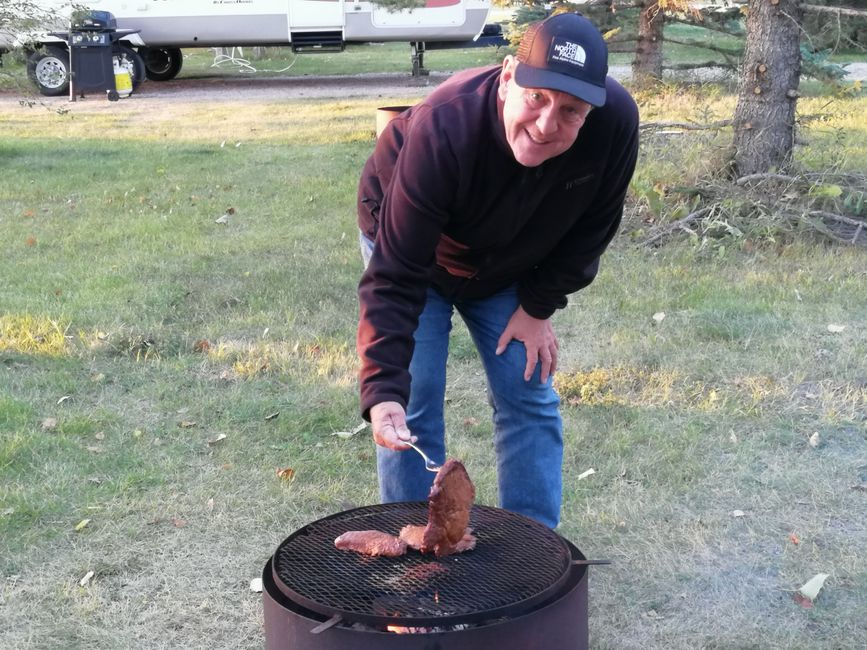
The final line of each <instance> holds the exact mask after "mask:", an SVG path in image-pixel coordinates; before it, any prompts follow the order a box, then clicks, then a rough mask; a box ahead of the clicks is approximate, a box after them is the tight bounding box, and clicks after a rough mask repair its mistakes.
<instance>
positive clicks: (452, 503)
mask: <svg viewBox="0 0 867 650" xmlns="http://www.w3.org/2000/svg"><path fill="white" fill-rule="evenodd" d="M475 498H476V488H475V486H474V485H473V482H472V481H471V480H470V475H469V474H467V470H466V468H465V467H464V464H463V463H462V462H460V461H459V460H455V459H454V458H450V459H448V460H447V461H446V462H445V464H444V465H443V466H442V467H441V468H440V470H439V472H437V475H436V478H435V479H434V483H433V486H432V487H431V490H430V495H429V496H428V519H427V526H426V527H425V529H424V534H423V536H422V544H421V546H422V549H424V550H425V551H428V552H429V551H433V552H434V553H435V554H436V556H437V557H443V556H445V555H450V554H451V553H454V552H456V551H457V545H458V543H459V542H460V541H461V540H462V539H463V538H464V534H465V533H466V531H467V525H468V524H469V523H470V508H471V507H472V505H473V501H474V500H475Z"/></svg>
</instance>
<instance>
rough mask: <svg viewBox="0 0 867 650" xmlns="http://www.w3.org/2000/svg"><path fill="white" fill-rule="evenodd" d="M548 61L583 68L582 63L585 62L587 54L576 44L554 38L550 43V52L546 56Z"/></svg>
mask: <svg viewBox="0 0 867 650" xmlns="http://www.w3.org/2000/svg"><path fill="white" fill-rule="evenodd" d="M548 60H549V61H559V62H561V63H569V64H571V65H577V66H580V67H582V68H583V67H584V62H585V61H586V60H587V52H585V51H584V48H583V47H581V46H580V45H578V43H573V42H572V41H567V40H566V39H564V38H556V37H555V38H554V41H553V42H552V43H551V51H550V53H549V54H548Z"/></svg>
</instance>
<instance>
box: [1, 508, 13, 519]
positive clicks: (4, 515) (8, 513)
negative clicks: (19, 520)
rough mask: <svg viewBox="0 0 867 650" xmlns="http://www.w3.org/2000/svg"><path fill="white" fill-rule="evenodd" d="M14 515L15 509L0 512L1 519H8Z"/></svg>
mask: <svg viewBox="0 0 867 650" xmlns="http://www.w3.org/2000/svg"><path fill="white" fill-rule="evenodd" d="M14 514H15V508H6V509H4V510H3V511H2V512H0V515H2V516H3V517H8V516H9V515H14Z"/></svg>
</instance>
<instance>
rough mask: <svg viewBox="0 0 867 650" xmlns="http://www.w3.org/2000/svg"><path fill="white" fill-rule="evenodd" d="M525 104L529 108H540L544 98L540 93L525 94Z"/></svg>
mask: <svg viewBox="0 0 867 650" xmlns="http://www.w3.org/2000/svg"><path fill="white" fill-rule="evenodd" d="M526 96H527V103H528V104H530V106H540V105H541V104H542V102H543V101H544V100H545V98H544V97H543V96H542V93H533V92H530V93H527V95H526Z"/></svg>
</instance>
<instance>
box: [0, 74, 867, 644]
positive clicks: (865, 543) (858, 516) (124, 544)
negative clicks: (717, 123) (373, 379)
mask: <svg viewBox="0 0 867 650" xmlns="http://www.w3.org/2000/svg"><path fill="white" fill-rule="evenodd" d="M299 65H300V63H299ZM188 69H192V66H189V68H188ZM638 98H639V100H640V103H641V108H642V113H643V115H644V117H645V119H651V120H686V119H702V120H704V121H712V120H718V119H725V118H728V117H730V116H731V110H732V109H733V106H734V98H733V97H732V96H731V94H730V93H729V91H728V90H726V89H724V88H718V87H712V86H707V87H705V88H704V89H691V90H685V89H678V88H676V87H665V88H661V89H660V90H658V91H656V92H654V93H647V94H641V95H638ZM401 99H403V98H401ZM382 103H383V100H382V98H378V99H376V100H356V99H352V100H315V101H299V100H293V99H284V100H273V101H262V102H259V103H249V104H246V105H245V110H243V111H239V110H232V107H230V106H228V105H223V104H220V103H204V102H201V103H196V104H195V105H189V106H184V107H182V108H176V109H173V110H172V111H171V112H170V113H169V112H167V113H166V114H165V115H154V114H147V115H145V114H141V113H139V112H137V111H136V110H135V104H134V102H129V103H126V104H125V103H124V102H123V101H121V102H119V103H118V104H116V105H115V110H112V111H93V112H82V111H78V110H76V108H75V107H74V106H73V107H72V109H71V110H70V112H67V113H64V114H58V113H56V112H51V111H47V110H45V109H44V108H42V107H39V106H35V107H27V106H17V105H11V104H7V106H9V110H6V111H5V112H4V113H3V114H2V115H0V247H2V249H0V250H2V254H0V277H2V278H3V281H2V282H0V647H3V648H14V649H16V650H17V649H25V648H26V649H31V648H85V647H87V648H179V647H184V648H261V647H262V646H263V642H264V641H263V632H262V607H261V595H260V594H257V593H253V592H251V591H250V589H249V583H250V581H251V580H252V579H254V578H256V577H258V576H259V574H260V573H261V570H262V567H263V565H264V564H265V561H266V560H267V559H268V557H269V556H270V555H271V553H273V551H274V550H275V548H276V546H277V544H278V543H279V542H280V541H282V540H283V539H284V538H285V537H286V536H288V535H289V533H291V532H292V531H294V530H296V529H298V528H300V527H301V526H303V525H305V524H307V523H310V522H311V521H313V520H315V519H318V518H320V517H323V516H326V515H329V514H332V513H335V512H338V511H340V510H344V509H346V508H349V507H353V506H360V505H366V504H371V503H375V502H376V501H377V491H376V477H375V467H374V449H373V443H372V442H371V440H370V437H369V433H368V432H360V433H356V434H355V435H348V433H349V432H352V431H353V430H355V429H356V427H357V426H358V425H359V424H360V422H361V421H360V418H359V416H358V414H357V385H356V379H355V373H356V358H355V352H354V336H355V324H356V314H357V305H356V295H355V287H356V282H357V279H358V276H359V273H360V271H361V262H360V259H359V254H358V250H357V240H356V230H355V226H354V218H353V212H354V206H355V187H356V182H357V177H358V173H359V170H360V168H361V165H362V164H363V162H364V160H365V159H366V157H367V155H368V154H369V153H370V151H371V149H372V147H373V114H374V109H375V107H376V106H378V105H382ZM800 106H801V109H800V110H801V111H802V113H804V114H810V113H814V112H818V111H819V110H822V111H825V112H826V118H825V119H823V120H821V121H815V120H814V121H809V122H807V123H806V125H805V128H804V132H803V135H804V138H805V139H806V141H807V142H809V145H808V146H804V147H800V148H799V150H798V159H799V163H800V164H801V165H803V166H804V167H807V168H811V169H816V170H824V169H830V168H834V169H837V170H838V171H844V172H845V171H849V172H863V170H864V169H865V168H867V160H865V153H864V152H865V151H867V122H865V118H864V115H865V111H864V100H863V98H860V97H856V98H852V97H836V98H829V97H823V96H820V95H816V96H808V97H805V98H804V99H803V100H801V103H800ZM239 134H240V135H239ZM729 138H730V133H727V132H722V133H718V132H712V133H711V132H698V133H696V134H687V135H685V136H683V137H672V136H669V137H664V136H653V137H648V138H646V139H645V141H644V144H643V149H642V153H641V160H640V163H639V170H638V172H637V174H636V188H640V187H646V186H651V185H654V184H661V185H668V186H671V185H674V184H676V183H687V184H688V183H690V182H695V183H700V182H701V179H702V178H704V177H706V175H707V174H709V173H710V171H711V170H712V168H713V165H714V162H715V161H718V160H719V159H720V158H721V156H722V152H723V150H724V148H725V145H726V144H727V141H728V140H729ZM235 142H240V145H239V146H234V144H233V143H235ZM643 196H644V195H643V194H642V193H641V191H639V189H637V190H636V192H635V194H634V195H633V196H632V197H631V199H630V204H629V206H628V209H627V218H626V221H625V224H624V228H623V231H622V234H621V236H620V237H618V239H617V240H616V241H615V243H614V245H613V246H612V249H611V250H610V251H609V252H608V253H607V254H606V257H605V259H604V262H603V265H602V271H601V273H600V275H599V277H598V279H597V281H596V282H595V283H594V284H593V285H591V286H590V287H589V288H588V289H587V290H585V291H583V292H582V293H581V294H580V295H578V296H575V297H573V299H572V300H571V302H570V306H569V307H568V308H567V309H565V310H563V311H561V312H559V313H558V314H557V315H556V317H555V327H556V330H557V331H558V333H559V336H560V340H561V348H562V359H561V367H560V372H559V376H558V378H557V383H558V387H559V390H560V393H561V396H562V398H563V402H564V421H565V432H566V444H567V447H566V464H565V473H566V476H565V481H566V482H565V485H566V494H565V503H564V508H563V521H562V524H561V527H560V532H561V533H562V534H563V535H564V536H565V537H567V538H569V539H570V540H571V541H573V542H574V543H575V544H576V545H577V546H578V547H579V548H581V549H582V551H583V552H584V553H585V554H586V555H587V556H588V557H591V558H600V559H602V558H606V559H611V560H612V561H613V563H612V565H611V566H609V567H599V568H597V567H594V568H593V570H592V571H591V581H590V593H591V598H590V617H591V618H590V626H591V638H592V643H593V647H594V648H600V649H602V648H606V649H607V648H611V649H624V648H627V649H635V650H639V649H642V650H643V649H647V648H660V649H663V648H664V649H680V648H682V649H685V650H686V649H692V648H720V649H723V648H725V649H728V648H762V649H765V648H780V649H783V648H787V649H788V648H807V647H810V648H825V649H828V650H831V649H841V648H845V649H852V650H855V649H861V648H863V647H864V639H865V638H867V555H865V548H867V517H865V514H867V491H865V486H867V427H865V423H867V383H865V382H867V375H865V368H867V336H865V323H867V292H865V291H864V286H865V279H867V256H865V253H864V251H863V250H859V249H854V248H847V247H843V246H833V245H829V244H826V243H822V242H817V241H815V240H814V239H811V238H810V237H808V236H807V235H806V234H804V233H794V234H793V233H792V232H790V231H784V230H780V229H778V228H777V226H776V225H775V224H773V223H771V222H768V223H758V224H751V225H749V226H744V225H743V224H739V226H740V228H739V230H738V233H739V234H734V235H733V234H731V233H733V232H735V230H733V229H729V231H728V234H726V233H725V232H724V229H721V231H720V234H718V235H714V236H708V237H704V238H701V237H697V238H695V239H683V240H678V241H674V242H671V243H668V244H667V245H665V246H663V247H660V248H656V249H647V248H643V247H639V246H637V245H636V244H635V243H634V242H635V240H636V239H637V238H638V234H639V232H640V231H641V230H642V229H643V228H645V227H646V224H644V223H643V219H644V218H645V217H646V214H647V213H646V205H645V203H644V198H642V197H643ZM670 217H671V215H670V214H668V213H665V214H663V215H662V217H661V218H670ZM452 350H453V354H452V357H451V360H450V364H451V365H450V384H449V388H448V402H447V410H446V412H447V418H448V431H449V446H450V452H451V454H452V455H454V456H456V457H459V458H462V459H464V461H465V463H466V465H467V467H468V469H469V471H470V474H471V476H472V477H473V479H474V481H475V482H476V485H477V487H478V493H479V499H478V500H479V501H480V502H481V503H484V504H491V505H496V481H495V476H494V470H493V467H494V460H493V454H492V447H491V439H490V438H491V423H490V419H489V411H488V407H487V403H486V399H485V394H484V382H483V376H482V372H481V368H480V365H479V363H478V361H477V359H476V357H475V354H474V352H473V350H472V345H471V343H470V340H469V337H468V335H467V333H466V331H465V330H464V329H463V328H462V327H460V326H458V327H456V328H455V332H454V335H453V340H452ZM341 432H344V435H335V434H336V433H341ZM591 468H592V469H593V470H594V473H592V474H587V472H588V470H590V469H591ZM582 476H583V478H582ZM818 573H825V574H828V575H829V577H828V579H827V581H826V583H825V586H824V588H823V589H822V591H821V593H820V595H819V597H818V599H817V600H816V602H815V604H814V606H813V607H812V608H804V607H801V606H800V605H798V604H796V603H795V602H793V599H792V596H793V593H794V592H795V590H797V589H798V588H799V587H800V586H801V585H803V584H804V583H805V582H806V581H807V580H809V579H810V578H811V577H813V576H814V575H815V574H818Z"/></svg>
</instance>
